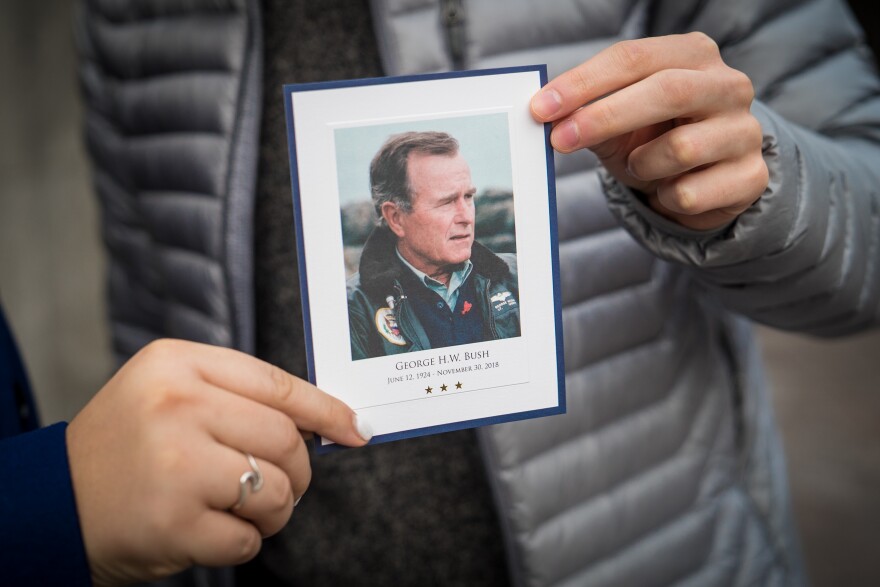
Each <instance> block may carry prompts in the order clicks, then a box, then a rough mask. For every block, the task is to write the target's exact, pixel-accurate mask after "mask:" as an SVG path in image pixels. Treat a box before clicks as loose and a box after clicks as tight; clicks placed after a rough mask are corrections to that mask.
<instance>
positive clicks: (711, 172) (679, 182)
mask: <svg viewBox="0 0 880 587" xmlns="http://www.w3.org/2000/svg"><path fill="white" fill-rule="evenodd" d="M768 177H769V175H768V171H767V165H766V163H764V159H763V157H761V156H759V155H758V156H747V157H743V158H740V159H735V160H731V161H723V162H721V163H717V164H715V165H712V166H710V167H707V168H706V169H701V170H698V171H693V172H691V173H686V174H684V175H682V176H679V177H677V178H674V179H670V180H666V181H662V182H660V183H659V185H658V188H657V194H656V197H655V198H654V199H653V200H652V202H651V203H652V205H653V206H655V207H657V206H659V208H657V209H658V210H659V211H661V213H663V212H667V213H669V214H667V215H670V217H672V218H673V219H675V220H677V221H679V222H681V223H682V224H684V225H685V226H690V227H692V228H698V229H701V230H702V229H706V228H715V227H717V226H721V225H723V224H725V223H726V222H729V221H730V220H732V219H733V218H734V217H735V216H737V215H738V214H740V213H742V212H743V211H744V210H745V209H747V208H748V207H749V206H751V205H752V204H753V203H754V202H755V201H756V200H757V199H758V198H759V197H760V196H761V194H762V193H763V192H764V190H765V189H766V187H767V182H768ZM703 215H707V216H704V217H703V218H698V217H700V216H703Z"/></svg>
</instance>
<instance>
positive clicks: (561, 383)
mask: <svg viewBox="0 0 880 587" xmlns="http://www.w3.org/2000/svg"><path fill="white" fill-rule="evenodd" d="M528 71H537V72H538V74H539V76H540V80H541V86H542V87H543V86H545V85H546V84H547V66H546V65H544V64H539V65H523V66H518V67H501V68H493V69H474V70H467V71H453V72H444V73H427V74H419V75H404V76H389V77H375V78H362V79H354V80H338V81H329V82H314V83H302V84H285V85H284V86H283V93H284V95H283V99H284V114H285V117H286V119H287V149H288V154H289V157H290V183H291V186H292V189H293V193H292V197H293V212H294V227H295V237H296V254H297V261H298V263H299V280H300V294H301V298H302V310H303V329H304V336H305V343H306V365H307V368H308V377H309V381H311V382H312V383H313V384H315V383H316V374H315V357H314V349H313V346H312V318H311V312H310V304H309V284H308V272H307V270H306V257H305V241H304V239H303V218H302V208H301V205H300V185H299V167H298V165H297V153H296V126H295V124H294V118H293V100H292V97H291V94H292V93H296V92H311V91H315V90H329V89H337V88H352V87H358V86H376V85H384V84H399V83H407V82H416V81H431V80H443V79H451V78H465V77H479V76H487V75H499V74H508V73H522V72H528ZM551 130H552V127H551V125H550V124H549V123H547V124H544V151H545V153H546V166H547V196H548V204H549V208H550V209H549V217H550V241H551V242H550V251H551V265H552V267H551V269H552V272H553V302H554V306H555V307H554V312H553V313H554V316H555V319H556V377H557V382H558V388H559V402H558V405H557V406H556V407H552V408H544V409H540V410H531V411H527V412H517V413H512V414H504V415H502V416H492V417H488V418H480V419H476V420H465V421H459V422H452V423H449V424H442V425H439V426H429V427H427V428H416V429H412V430H404V431H401V432H395V433H392V434H380V435H377V436H374V437H373V439H372V440H371V441H370V444H379V443H382V442H390V441H392V440H401V439H404V438H413V437H417V436H425V435H428V434H437V433H441V432H451V431H453V430H463V429H466V428H474V427H477V426H486V425H489V424H501V423H503V422H513V421H516V420H526V419H529V418H536V417H540V416H552V415H557V414H564V413H565V410H566V404H565V365H564V362H563V352H562V349H563V346H562V345H563V334H562V293H561V285H560V278H559V236H558V233H559V230H558V223H557V217H556V171H555V167H554V159H553V148H552V147H551V145H550V131H551ZM314 448H315V452H316V453H318V454H323V453H328V452H335V451H337V450H343V449H345V448H347V447H344V446H342V445H338V444H330V445H326V446H324V445H322V444H321V438H320V437H319V436H318V435H315V444H314Z"/></svg>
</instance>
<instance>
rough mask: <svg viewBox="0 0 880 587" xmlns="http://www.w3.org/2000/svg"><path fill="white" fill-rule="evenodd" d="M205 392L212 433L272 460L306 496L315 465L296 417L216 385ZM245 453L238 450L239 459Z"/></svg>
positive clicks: (235, 446)
mask: <svg viewBox="0 0 880 587" xmlns="http://www.w3.org/2000/svg"><path fill="white" fill-rule="evenodd" d="M205 394H206V398H205V401H204V402H203V405H204V406H205V409H204V410H203V411H202V412H200V414H201V418H202V420H203V422H202V424H203V426H204V427H205V429H206V430H207V431H208V432H209V433H210V434H211V436H213V437H214V439H215V440H216V441H217V442H219V443H220V444H222V445H224V446H227V447H230V448H232V449H235V450H236V451H241V452H245V453H250V454H252V455H254V456H256V457H258V458H261V459H265V460H267V461H271V462H272V463H274V464H275V465H276V466H278V467H280V468H281V470H283V471H284V473H285V474H286V475H287V477H288V478H289V480H290V484H291V485H293V486H294V488H295V493H296V495H298V496H299V495H302V494H303V493H304V492H305V489H306V487H307V486H308V479H309V477H310V474H311V473H310V471H311V468H310V465H309V455H308V448H307V447H306V444H305V442H304V440H303V437H302V435H301V434H300V431H299V430H298V429H297V427H296V424H294V422H293V420H291V419H290V417H289V416H287V415H286V414H284V413H283V412H280V411H278V410H276V409H274V408H270V407H268V406H266V405H263V404H261V403H258V402H255V401H253V400H250V399H248V398H245V397H243V396H240V395H238V394H235V393H231V392H228V391H226V390H223V389H220V388H217V387H214V386H206V387H205ZM241 452H237V453H236V454H237V456H238V457H239V458H240V457H241ZM302 480H305V482H304V483H302ZM222 503H223V502H221V504H220V505H221V506H222ZM217 507H219V506H217ZM224 507H229V506H228V504H227V505H226V506H224Z"/></svg>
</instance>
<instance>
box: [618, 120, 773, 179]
mask: <svg viewBox="0 0 880 587" xmlns="http://www.w3.org/2000/svg"><path fill="white" fill-rule="evenodd" d="M761 141H762V134H761V124H760V123H759V122H758V120H757V119H756V118H754V117H753V116H751V115H749V114H747V113H743V114H737V115H731V116H721V117H715V118H712V119H710V120H704V121H700V122H695V123H692V124H683V125H680V126H677V127H675V128H673V129H671V130H669V131H668V132H666V133H664V134H663V135H661V136H659V137H658V138H656V139H654V140H653V141H650V142H649V143H646V144H645V145H642V146H641V147H637V148H636V149H634V150H633V151H632V153H630V155H629V159H628V160H627V172H628V173H629V174H630V175H631V176H632V177H634V178H636V179H638V180H642V181H652V180H657V179H664V178H667V177H673V176H676V175H680V174H682V173H685V172H687V171H690V170H692V169H695V168H697V167H702V166H705V165H709V164H711V163H715V162H717V161H722V160H725V159H736V158H738V157H740V156H742V155H744V154H746V153H749V152H754V153H759V152H760V150H761Z"/></svg>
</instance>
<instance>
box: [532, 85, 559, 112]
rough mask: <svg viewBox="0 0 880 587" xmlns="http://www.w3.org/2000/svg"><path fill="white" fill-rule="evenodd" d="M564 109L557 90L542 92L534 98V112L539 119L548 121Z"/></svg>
mask: <svg viewBox="0 0 880 587" xmlns="http://www.w3.org/2000/svg"><path fill="white" fill-rule="evenodd" d="M560 108H562V96H560V95H559V92H557V91H556V90H542V91H540V92H539V93H538V95H537V96H535V97H534V98H532V112H534V113H535V114H537V115H538V117H539V118H543V119H547V118H550V117H551V116H553V115H554V114H556V113H557V112H559V109H560Z"/></svg>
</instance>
